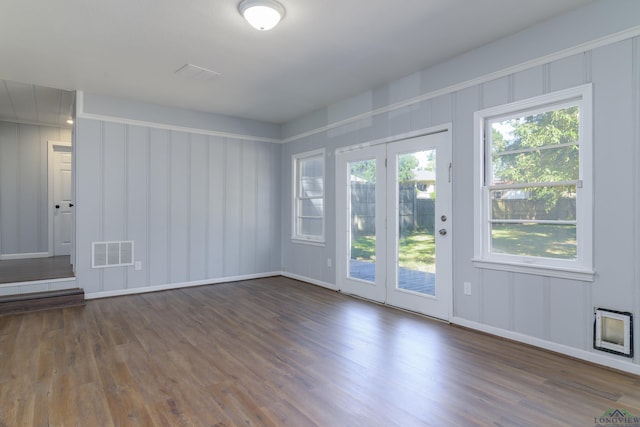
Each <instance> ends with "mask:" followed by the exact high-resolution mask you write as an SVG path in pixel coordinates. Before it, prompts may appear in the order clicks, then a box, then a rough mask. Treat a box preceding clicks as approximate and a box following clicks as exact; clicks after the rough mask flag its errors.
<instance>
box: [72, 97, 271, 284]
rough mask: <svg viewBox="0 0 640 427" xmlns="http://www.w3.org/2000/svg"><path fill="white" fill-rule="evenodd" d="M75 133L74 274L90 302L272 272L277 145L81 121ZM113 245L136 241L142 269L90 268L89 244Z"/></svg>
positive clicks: (243, 137) (242, 138)
mask: <svg viewBox="0 0 640 427" xmlns="http://www.w3.org/2000/svg"><path fill="white" fill-rule="evenodd" d="M121 102H126V101H121ZM138 108H143V107H140V106H139V105H138ZM150 111H151V112H150V113H149V112H147V113H148V114H150V115H152V113H153V110H150ZM149 118H150V119H151V120H150V121H152V122H155V123H160V121H161V118H155V117H149ZM214 118H216V119H219V117H214ZM127 120H129V119H128V118H127ZM223 120H224V121H229V122H232V121H233V120H232V119H228V118H224V119H223ZM246 123H247V122H246V121H239V122H238V123H235V124H234V123H230V125H231V126H234V125H236V128H235V129H236V130H240V131H241V130H242V127H243V126H244V125H246ZM259 126H261V125H258V127H259ZM250 128H251V129H254V127H251V126H250ZM251 129H249V130H251ZM76 132H77V133H76V135H77V138H76V140H77V142H76V146H75V156H76V164H77V169H76V171H77V172H76V191H77V204H76V215H77V217H76V221H77V224H76V230H77V238H76V245H77V246H76V254H77V264H76V273H77V278H78V284H79V286H81V287H83V288H84V290H85V292H86V293H87V294H88V295H89V296H90V297H91V296H99V295H103V296H104V295H105V294H109V293H114V294H115V293H119V292H122V291H126V290H127V289H134V288H135V289H136V290H144V289H141V288H149V287H156V288H157V287H163V286H164V287H173V286H178V285H181V284H189V283H196V282H202V281H207V280H212V279H219V278H232V277H238V276H251V275H260V274H265V273H271V272H278V271H280V251H279V248H280V204H279V203H278V201H279V199H280V189H279V179H280V162H281V145H280V144H274V143H271V142H263V141H260V142H257V141H253V140H251V138H250V137H248V136H246V134H245V135H238V138H234V137H232V136H227V137H222V136H217V135H207V134H203V133H201V132H200V131H198V130H193V131H187V130H184V131H180V130H171V129H162V128H158V127H155V126H151V125H149V126H147V125H134V124H130V123H119V122H118V119H117V118H113V119H105V120H97V119H90V118H82V114H81V117H80V118H79V120H78V121H77V129H76ZM113 240H115V241H118V240H133V241H134V244H135V260H136V261H140V262H141V263H142V267H143V268H142V270H135V269H134V267H114V268H104V269H92V268H91V243H92V242H94V241H113Z"/></svg>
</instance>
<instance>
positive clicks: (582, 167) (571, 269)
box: [473, 84, 595, 281]
mask: <svg viewBox="0 0 640 427" xmlns="http://www.w3.org/2000/svg"><path fill="white" fill-rule="evenodd" d="M592 91H593V90H592V85H591V84H587V85H582V86H577V87H574V88H571V89H566V90H561V91H558V92H553V93H550V94H545V95H541V96H536V97H534V98H529V99H525V100H522V101H517V102H512V103H509V104H504V105H500V106H496V107H492V108H487V109H484V110H480V111H476V112H475V113H474V142H475V147H474V165H475V166H474V167H475V169H474V170H475V173H474V212H475V213H476V215H475V218H474V258H473V263H474V266H475V267H478V268H486V269H492V270H501V271H511V272H519V273H529V274H537V275H543V276H551V277H558V278H566V279H574V280H581V281H593V280H594V274H595V272H594V269H593V189H594V183H593V96H592ZM566 101H577V104H578V105H579V107H580V157H579V174H580V176H579V177H578V179H579V181H581V182H582V189H581V190H580V197H579V198H578V201H577V203H578V205H577V206H576V223H577V224H578V235H577V247H578V256H577V259H576V260H560V259H551V258H540V257H528V256H518V255H506V254H495V253H491V252H490V251H489V247H490V246H489V244H490V236H489V227H488V223H489V218H490V209H491V204H490V203H489V196H488V188H487V187H486V186H485V149H486V147H485V141H484V135H485V124H486V122H487V120H488V119H491V118H493V117H496V116H505V115H509V114H511V113H513V114H514V115H518V114H519V113H520V112H526V113H528V112H529V111H530V110H535V109H539V108H542V107H545V106H555V105H556V104H561V103H563V102H566Z"/></svg>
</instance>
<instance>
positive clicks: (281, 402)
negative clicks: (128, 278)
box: [0, 277, 640, 427]
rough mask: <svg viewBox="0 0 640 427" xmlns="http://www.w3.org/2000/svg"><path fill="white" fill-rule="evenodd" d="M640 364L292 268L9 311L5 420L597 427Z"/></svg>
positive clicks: (0, 352) (2, 321) (636, 409)
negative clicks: (374, 296)
mask: <svg viewBox="0 0 640 427" xmlns="http://www.w3.org/2000/svg"><path fill="white" fill-rule="evenodd" d="M612 408H618V409H624V410H627V411H628V412H629V413H631V414H633V415H640V377H637V376H633V375H627V374H623V373H619V372H615V371H611V370H607V369H604V368H600V367H596V366H593V365H589V364H587V363H583V362H580V361H575V360H572V359H568V358H565V357H562V356H559V355H556V354H552V353H548V352H545V351H543V350H539V349H536V348H532V347H528V346H524V345H520V344H517V343H513V342H510V341H505V340H501V339H499V338H495V337H491V336H487V335H483V334H479V333H476V332H473V331H470V330H466V329H462V328H457V327H454V326H450V325H446V324H443V323H440V322H436V321H432V320H429V319H426V318H423V317H420V316H416V315H412V314H409V313H405V312H402V311H399V310H394V309H391V308H387V307H382V306H378V305H375V304H372V303H369V302H365V301H361V300H358V299H355V298H351V297H348V296H345V295H342V294H339V293H336V292H332V291H329V290H326V289H322V288H318V287H315V286H312V285H308V284H303V283H301V282H297V281H294V280H290V279H286V278H282V277H277V278H269V279H260V280H252V281H246V282H238V283H230V284H220V285H212V286H203V287H197V288H188V289H182V290H172V291H164V292H156V293H150V294H141V295H133V296H125V297H119V298H111V299H101V300H92V301H88V302H87V304H86V306H85V307H83V308H65V309H57V310H50V311H46V312H38V313H30V314H22V315H11V316H4V317H1V318H0V426H12V427H13V426H296V427H301V426H403V427H406V426H423V425H426V426H429V425H433V426H485V425H494V426H496V425H497V426H565V425H576V426H591V425H594V424H595V422H594V418H595V417H598V416H601V415H602V414H603V413H604V412H605V411H606V410H608V409H612Z"/></svg>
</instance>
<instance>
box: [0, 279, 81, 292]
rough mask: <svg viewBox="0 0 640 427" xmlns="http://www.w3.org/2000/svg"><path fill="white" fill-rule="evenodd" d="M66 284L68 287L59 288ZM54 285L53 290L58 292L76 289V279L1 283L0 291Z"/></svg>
mask: <svg viewBox="0 0 640 427" xmlns="http://www.w3.org/2000/svg"><path fill="white" fill-rule="evenodd" d="M65 282H68V285H69V286H60V284H62V283H65ZM54 283H55V284H56V287H55V290H60V289H71V288H77V287H78V286H77V284H76V278H75V277H63V278H61V279H43V280H31V281H29V282H11V283H2V284H0V289H2V288H21V287H27V286H34V285H51V284H54ZM49 288H51V286H49ZM49 290H54V289H49Z"/></svg>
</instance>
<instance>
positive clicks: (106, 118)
mask: <svg viewBox="0 0 640 427" xmlns="http://www.w3.org/2000/svg"><path fill="white" fill-rule="evenodd" d="M76 118H81V119H90V120H98V121H103V122H111V123H119V124H124V125H130V126H140V127H147V128H154V129H162V130H170V131H176V132H185V133H195V134H199V135H207V136H217V137H221V138H229V139H239V140H243V141H255V142H272V143H276V144H277V143H281V142H282V140H281V139H278V138H265V137H262V136H254V135H245V134H239V133H233V132H220V131H214V130H208V129H200V128H192V127H188V126H178V125H168V124H163V123H157V122H149V121H146V120H136V119H127V118H123V117H117V116H110V115H106V114H93V113H85V112H84V93H83V91H81V90H79V91H77V93H76Z"/></svg>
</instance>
